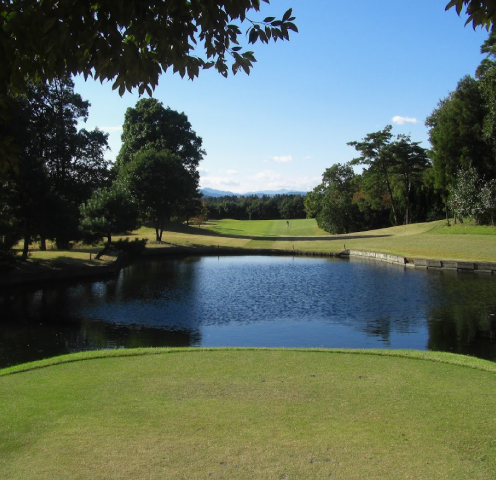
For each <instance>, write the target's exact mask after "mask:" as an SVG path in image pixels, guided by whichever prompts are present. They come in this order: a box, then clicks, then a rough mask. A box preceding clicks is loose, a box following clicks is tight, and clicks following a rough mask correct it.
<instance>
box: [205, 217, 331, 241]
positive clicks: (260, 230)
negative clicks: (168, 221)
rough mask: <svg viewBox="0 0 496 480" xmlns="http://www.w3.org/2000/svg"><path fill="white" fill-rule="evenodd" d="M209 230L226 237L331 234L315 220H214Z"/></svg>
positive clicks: (209, 225)
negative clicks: (287, 221) (287, 222)
mask: <svg viewBox="0 0 496 480" xmlns="http://www.w3.org/2000/svg"><path fill="white" fill-rule="evenodd" d="M207 228H208V229H209V230H212V231H214V232H217V233H220V234H224V235H248V236H259V237H292V236H294V237H315V236H324V237H325V236H329V235H330V234H329V233H327V232H326V231H324V230H322V229H321V228H319V227H318V226H317V223H316V221H315V220H313V219H303V220H289V226H288V225H287V224H286V220H212V221H210V222H209V224H208V226H207Z"/></svg>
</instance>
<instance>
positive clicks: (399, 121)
mask: <svg viewBox="0 0 496 480" xmlns="http://www.w3.org/2000/svg"><path fill="white" fill-rule="evenodd" d="M393 123H396V124H397V125H404V124H405V123H419V121H418V120H417V119H416V118H413V117H400V116H399V115H396V116H394V117H393Z"/></svg>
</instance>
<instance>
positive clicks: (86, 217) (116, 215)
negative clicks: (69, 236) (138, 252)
mask: <svg viewBox="0 0 496 480" xmlns="http://www.w3.org/2000/svg"><path fill="white" fill-rule="evenodd" d="M80 213H81V217H82V220H81V223H80V229H81V232H82V234H83V237H84V239H85V240H86V241H87V242H88V243H93V242H95V241H97V240H100V239H101V238H102V237H106V238H107V243H109V244H110V243H111V242H112V233H121V232H127V231H130V230H135V229H136V228H138V226H139V223H138V209H137V208H136V205H135V204H134V203H133V201H132V200H131V197H130V196H129V194H128V193H127V192H126V191H125V190H124V189H122V188H119V186H117V185H115V184H114V185H113V186H112V187H111V188H102V189H101V190H98V191H96V192H95V193H94V194H93V195H92V196H91V198H90V199H89V200H88V201H87V202H86V203H83V204H82V205H81V207H80Z"/></svg>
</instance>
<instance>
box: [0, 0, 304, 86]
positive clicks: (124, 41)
mask: <svg viewBox="0 0 496 480" xmlns="http://www.w3.org/2000/svg"><path fill="white" fill-rule="evenodd" d="M261 1H262V2H264V3H267V4H268V3H269V0H219V1H215V2H213V1H204V0H168V1H164V0H161V1H155V0H126V1H122V0H98V1H96V0H71V1H69V0H41V1H40V0H8V1H4V0H2V1H1V2H0V6H1V11H0V25H1V29H0V58H2V68H1V70H0V95H1V94H5V93H7V92H9V91H13V90H14V91H19V90H21V91H22V90H23V87H24V85H25V82H26V80H32V81H38V80H41V81H51V80H53V79H54V78H57V77H60V76H63V75H66V74H72V75H75V74H83V75H84V76H85V77H88V76H93V77H94V78H95V79H99V80H101V81H104V80H113V81H114V85H113V87H114V89H118V90H119V93H120V94H121V95H122V94H123V93H124V91H125V90H126V89H127V90H129V91H131V90H132V89H133V88H136V87H137V88H138V90H139V94H140V95H141V94H143V93H144V92H145V91H146V92H147V93H148V94H150V95H151V93H152V90H153V89H154V88H155V87H156V86H157V83H158V78H159V75H160V74H161V73H162V72H165V71H167V70H169V69H172V70H173V71H174V72H178V73H179V74H180V75H181V76H183V77H184V76H188V77H189V78H190V79H193V78H195V77H197V76H198V74H199V71H200V70H201V69H206V68H211V67H214V68H215V69H216V70H217V71H218V72H219V73H220V74H222V75H224V76H227V75H228V71H229V67H231V70H232V72H233V73H236V72H237V71H238V70H239V69H242V70H244V71H245V72H246V73H249V72H250V68H251V67H252V65H253V62H255V61H256V60H255V57H254V55H253V52H251V51H243V47H241V46H240V45H239V43H240V42H239V37H240V36H241V35H242V32H241V30H240V28H239V25H240V24H242V23H248V25H249V28H248V30H247V32H246V33H247V35H248V42H249V43H255V42H257V41H261V42H263V43H268V42H269V40H270V39H273V40H274V41H276V40H278V39H281V40H288V39H289V31H294V32H297V31H298V29H297V27H296V25H295V24H294V23H293V20H294V17H293V16H292V10H291V9H289V10H287V11H286V13H285V14H284V15H283V16H282V18H281V19H276V18H275V17H266V18H265V19H263V20H260V21H255V20H252V19H250V18H249V17H248V14H249V13H250V12H251V11H254V12H259V10H260V4H261Z"/></svg>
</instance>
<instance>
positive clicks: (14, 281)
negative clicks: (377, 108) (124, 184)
mask: <svg viewBox="0 0 496 480" xmlns="http://www.w3.org/2000/svg"><path fill="white" fill-rule="evenodd" d="M257 255H262V256H303V257H319V258H326V257H327V258H342V259H349V258H362V259H364V260H372V261H379V262H385V263H391V264H395V265H400V266H404V267H405V268H424V269H435V270H450V271H456V272H473V273H487V274H496V262H470V261H455V260H438V259H426V258H409V257H403V256H400V255H391V254H386V253H382V252H374V251H367V250H355V249H347V250H343V251H341V252H308V251H304V250H276V249H247V248H230V247H227V248H226V247H224V248H222V247H203V248H202V247H200V248H188V247H155V248H149V249H145V251H144V252H143V253H142V255H141V256H139V257H135V258H154V257H164V256H169V257H183V256H257ZM132 262H133V258H130V257H127V256H123V255H120V256H118V257H117V258H116V260H115V261H114V262H112V263H110V264H106V265H80V266H75V265H70V266H67V267H62V268H59V269H54V268H48V267H44V268H40V269H39V270H38V271H32V270H27V269H26V270H23V269H22V268H21V269H19V270H16V271H11V272H9V271H7V272H3V274H2V275H1V276H0V289H4V288H9V287H17V286H23V285H35V284H43V283H46V282H57V281H64V280H86V279H87V280H91V279H99V278H105V277H109V276H115V275H117V274H118V273H119V271H120V269H121V268H122V267H123V266H125V265H129V264H131V263H132Z"/></svg>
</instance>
